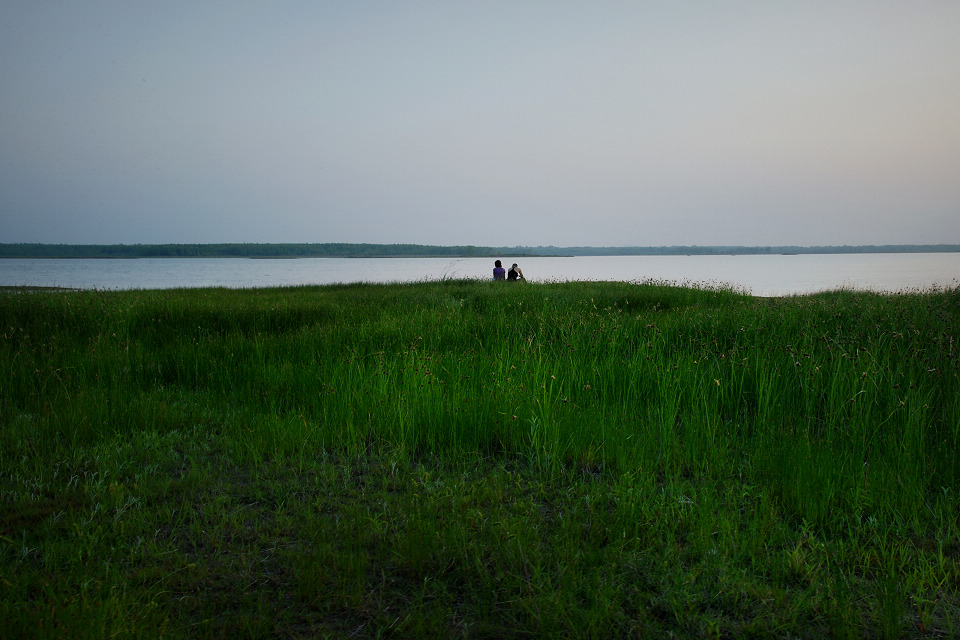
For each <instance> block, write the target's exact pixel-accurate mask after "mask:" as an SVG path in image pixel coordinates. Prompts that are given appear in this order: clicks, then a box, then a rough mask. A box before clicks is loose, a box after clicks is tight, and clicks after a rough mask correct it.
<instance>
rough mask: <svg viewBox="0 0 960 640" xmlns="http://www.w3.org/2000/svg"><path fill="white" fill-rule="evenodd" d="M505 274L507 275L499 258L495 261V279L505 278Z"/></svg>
mask: <svg viewBox="0 0 960 640" xmlns="http://www.w3.org/2000/svg"><path fill="white" fill-rule="evenodd" d="M504 275H506V272H505V271H504V270H503V265H502V264H500V261H499V260H497V261H496V262H494V263H493V279H494V280H503V277H504Z"/></svg>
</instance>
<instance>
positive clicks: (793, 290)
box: [0, 253, 960, 296]
mask: <svg viewBox="0 0 960 640" xmlns="http://www.w3.org/2000/svg"><path fill="white" fill-rule="evenodd" d="M513 261H514V259H512V258H504V259H503V262H504V266H505V267H509V265H510V264H511V263H512V262H513ZM516 261H517V262H519V263H520V267H521V269H522V270H523V272H524V274H525V275H526V277H527V279H528V280H531V281H539V282H547V281H563V280H616V281H622V282H642V281H645V280H659V281H667V282H673V283H678V284H695V285H696V284H700V285H709V286H717V285H728V286H732V287H735V288H737V289H740V290H742V291H745V292H747V293H751V294H753V295H757V296H780V295H792V294H803V293H812V292H816V291H825V290H832V289H838V288H847V289H858V290H870V291H886V292H893V291H912V290H918V289H928V288H931V287H934V286H938V287H947V288H954V287H957V286H958V280H960V253H857V254H818V255H812V254H800V255H737V256H582V257H572V258H526V257H525V258H517V259H516ZM492 271H493V259H492V258H346V259H343V258H298V259H282V260H272V259H250V258H140V259H131V260H126V259H124V260H112V259H96V260H86V259H70V260H56V259H3V260H0V286H26V287H66V288H74V289H98V290H113V289H173V288H188V287H189V288H192V287H227V288H258V287H278V286H295V285H312V284H333V283H347V282H415V281H421V280H438V279H444V278H478V279H489V278H490V277H491V275H492Z"/></svg>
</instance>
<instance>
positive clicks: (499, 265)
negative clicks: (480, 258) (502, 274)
mask: <svg viewBox="0 0 960 640" xmlns="http://www.w3.org/2000/svg"><path fill="white" fill-rule="evenodd" d="M493 266H495V267H502V266H503V265H502V264H500V261H499V260H497V261H496V262H494V263H493Z"/></svg>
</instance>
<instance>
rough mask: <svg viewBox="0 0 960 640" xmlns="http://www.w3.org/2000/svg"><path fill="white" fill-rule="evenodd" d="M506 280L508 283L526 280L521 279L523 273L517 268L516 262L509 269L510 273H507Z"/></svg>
mask: <svg viewBox="0 0 960 640" xmlns="http://www.w3.org/2000/svg"><path fill="white" fill-rule="evenodd" d="M507 280H509V281H510V282H516V281H517V280H526V278H524V277H523V271H521V270H520V267H518V266H517V263H516V262H514V263H513V266H512V267H510V271H508V272H507Z"/></svg>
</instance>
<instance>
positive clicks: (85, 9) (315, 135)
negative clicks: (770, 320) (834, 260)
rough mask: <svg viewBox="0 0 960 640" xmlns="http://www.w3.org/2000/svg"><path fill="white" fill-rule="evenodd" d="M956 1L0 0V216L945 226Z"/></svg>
mask: <svg viewBox="0 0 960 640" xmlns="http://www.w3.org/2000/svg"><path fill="white" fill-rule="evenodd" d="M958 34H960V2H957V1H956V0H946V1H910V2H908V1H906V0H898V1H896V2H889V1H885V0H871V1H869V2H854V1H849V0H835V1H826V0H824V1H821V0H812V1H811V0H807V1H802V2H801V1H798V2H791V1H785V2H767V1H762V2H751V1H747V0H743V1H737V2H723V1H716V2H698V1H682V2H647V1H644V0H634V1H627V2H603V1H599V2H564V1H563V0H554V1H524V0H512V1H509V2H501V1H498V0H490V1H484V2H460V1H456V0H439V1H436V2H421V1H409V2H372V1H365V0H358V1H356V2H354V1H352V0H351V1H350V2H321V1H304V2H285V1H283V0H280V1H276V2H269V3H267V2H243V1H232V2H217V1H214V0H207V1H202V2H197V1H195V0H190V1H188V2H180V1H178V0H170V1H166V0H165V1H163V2H128V1H116V2H100V1H97V0H91V1H86V2H70V1H57V0H50V1H44V2H34V1H32V0H11V1H10V2H4V3H3V4H2V6H0V242H2V243H19V242H41V243H68V244H154V243H219V242H229V243H233V242H236V243H254V242H270V243H286V242H310V243H324V242H347V243H376V244H392V243H413V244H427V245H478V246H510V247H512V246H548V245H554V246H676V245H701V246H708V245H743V246H766V245H777V246H779V245H799V246H821V245H867V244H939V243H949V244H958V243H960V36H958Z"/></svg>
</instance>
